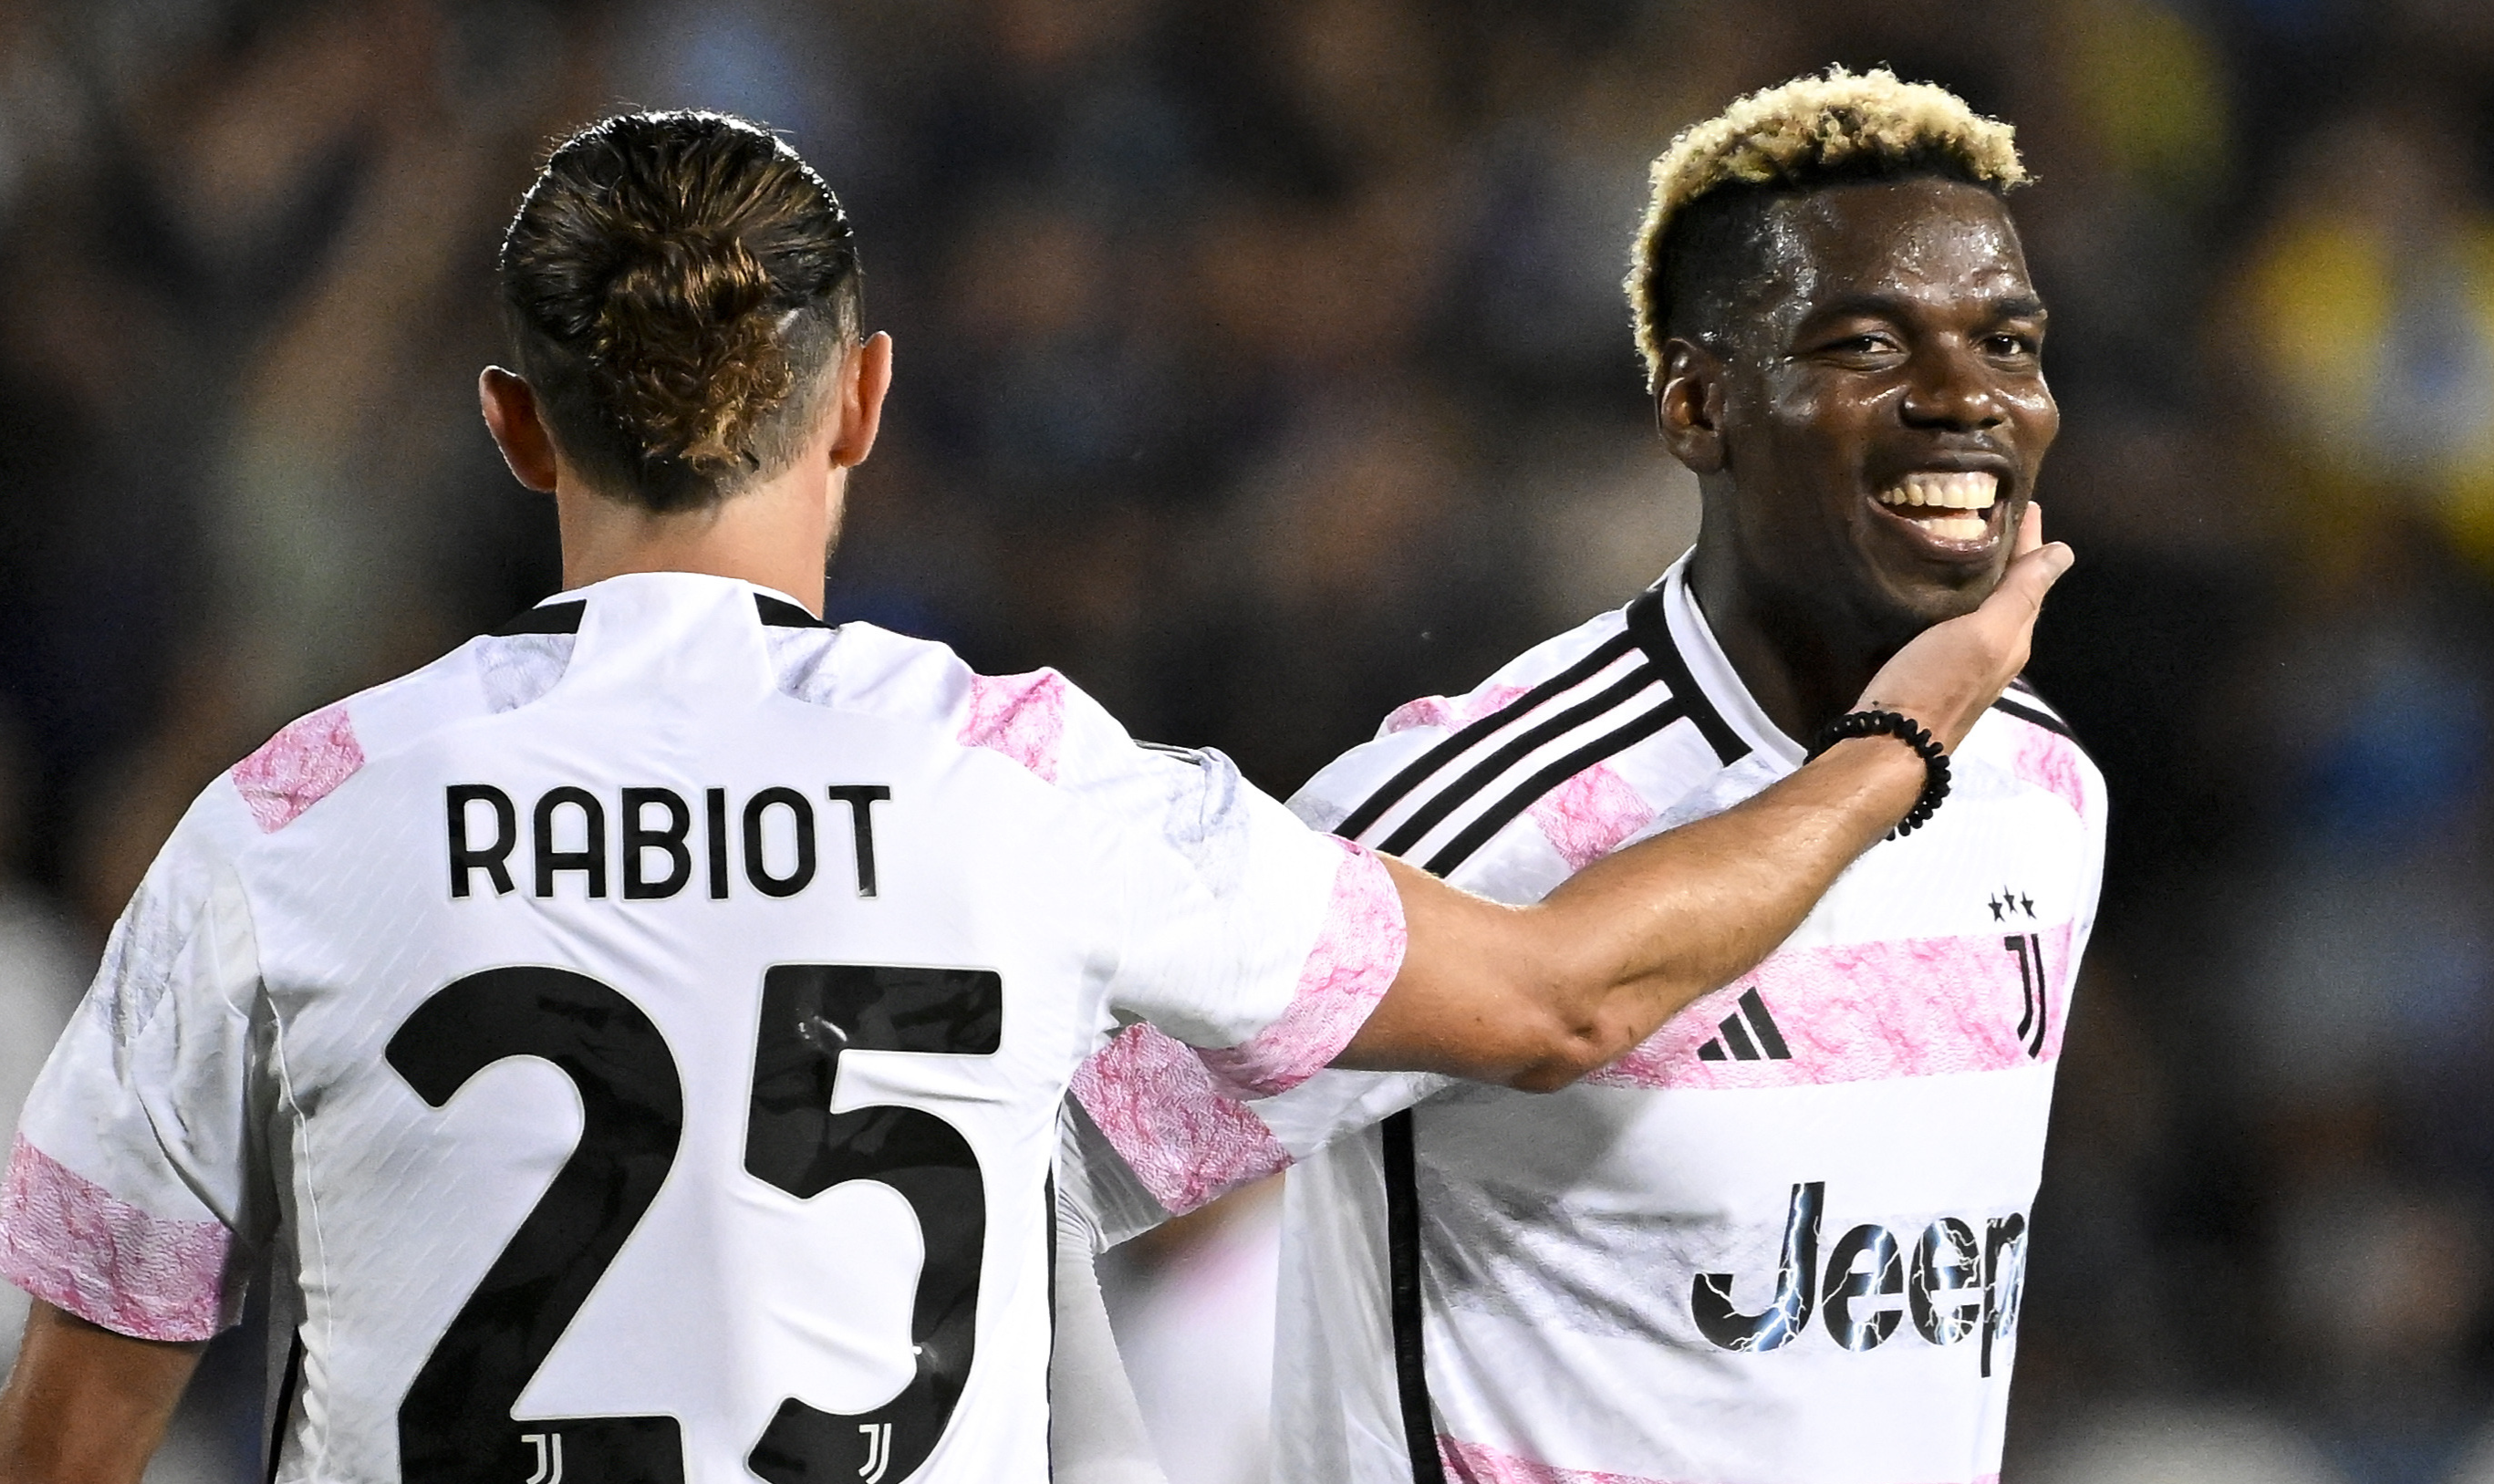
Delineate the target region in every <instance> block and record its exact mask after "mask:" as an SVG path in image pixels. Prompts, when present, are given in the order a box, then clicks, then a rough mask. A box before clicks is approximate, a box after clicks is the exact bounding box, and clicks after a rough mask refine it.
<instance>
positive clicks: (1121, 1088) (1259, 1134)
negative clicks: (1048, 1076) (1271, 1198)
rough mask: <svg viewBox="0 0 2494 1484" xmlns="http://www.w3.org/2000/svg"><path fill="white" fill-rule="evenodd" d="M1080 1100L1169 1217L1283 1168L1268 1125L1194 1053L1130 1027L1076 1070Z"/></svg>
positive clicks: (1285, 1155) (1282, 1154)
mask: <svg viewBox="0 0 2494 1484" xmlns="http://www.w3.org/2000/svg"><path fill="white" fill-rule="evenodd" d="M1074 1096H1075V1097H1076V1098H1078V1099H1080V1101H1081V1104H1082V1110H1083V1111H1084V1112H1086V1113H1089V1114H1090V1115H1091V1121H1092V1122H1093V1123H1096V1124H1098V1125H1099V1126H1100V1132H1101V1133H1103V1134H1105V1135H1107V1136H1108V1137H1109V1142H1110V1143H1111V1144H1113V1145H1115V1146H1116V1149H1117V1153H1118V1155H1119V1156H1121V1157H1122V1158H1123V1159H1124V1160H1125V1162H1126V1164H1127V1166H1128V1167H1129V1168H1131V1169H1133V1170H1134V1172H1135V1177H1136V1178H1137V1179H1139V1180H1141V1182H1142V1183H1143V1189H1145V1190H1147V1191H1150V1192H1151V1193H1152V1197H1153V1198H1154V1199H1156V1200H1158V1201H1159V1202H1160V1203H1161V1204H1162V1205H1163V1206H1166V1207H1167V1208H1168V1209H1169V1211H1170V1213H1171V1215H1173V1216H1182V1215H1184V1214H1185V1213H1187V1212H1189V1211H1192V1210H1194V1209H1195V1208H1196V1207H1198V1206H1200V1205H1201V1204H1203V1203H1204V1202H1205V1201H1207V1200H1210V1199H1211V1198H1212V1197H1213V1196H1218V1195H1221V1194H1222V1193H1223V1192H1225V1191H1230V1190H1234V1189H1236V1188H1237V1187H1239V1186H1242V1185H1245V1184H1247V1183H1248V1182H1249V1181H1251V1180H1261V1179H1262V1178H1263V1177H1264V1176H1266V1175H1269V1174H1273V1173H1275V1172H1276V1171H1278V1170H1281V1169H1283V1168H1285V1167H1287V1166H1289V1165H1290V1163H1291V1156H1290V1153H1289V1152H1288V1151H1287V1150H1285V1149H1284V1148H1283V1147H1282V1145H1281V1142H1280V1140H1278V1139H1276V1138H1274V1137H1273V1131H1272V1130H1270V1129H1268V1128H1266V1127H1265V1126H1264V1121H1263V1120H1262V1119H1261V1118H1259V1117H1257V1116H1256V1115H1255V1113H1254V1112H1252V1111H1250V1110H1249V1109H1248V1107H1247V1105H1245V1104H1243V1103H1241V1102H1239V1101H1238V1100H1236V1099H1235V1098H1232V1097H1227V1096H1225V1095H1223V1093H1222V1092H1221V1091H1220V1090H1219V1089H1218V1088H1217V1087H1215V1086H1214V1085H1213V1078H1212V1073H1211V1071H1210V1070H1209V1069H1208V1068H1206V1067H1205V1066H1204V1065H1203V1063H1202V1062H1201V1060H1199V1059H1198V1058H1197V1056H1196V1053H1195V1049H1194V1048H1193V1047H1192V1046H1188V1045H1184V1044H1183V1043H1180V1042H1178V1041H1175V1040H1172V1039H1171V1037H1169V1036H1167V1035H1164V1034H1163V1033H1161V1032H1159V1031H1156V1030H1154V1029H1152V1028H1151V1027H1150V1026H1148V1025H1130V1026H1128V1027H1127V1028H1126V1029H1125V1030H1123V1031H1121V1032H1119V1033H1118V1034H1117V1036H1116V1038H1115V1039H1114V1040H1112V1041H1110V1043H1109V1044H1108V1045H1106V1046H1104V1047H1102V1048H1101V1049H1100V1050H1099V1051H1098V1052H1097V1053H1095V1054H1094V1055H1093V1056H1092V1057H1091V1059H1090V1060H1088V1061H1086V1062H1084V1063H1083V1064H1082V1066H1081V1068H1080V1070H1079V1071H1077V1072H1076V1073H1075V1074H1074Z"/></svg>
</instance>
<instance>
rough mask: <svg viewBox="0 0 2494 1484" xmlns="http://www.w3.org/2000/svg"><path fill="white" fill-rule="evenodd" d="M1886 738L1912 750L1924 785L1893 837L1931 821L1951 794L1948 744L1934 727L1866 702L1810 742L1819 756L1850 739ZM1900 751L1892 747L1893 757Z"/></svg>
mask: <svg viewBox="0 0 2494 1484" xmlns="http://www.w3.org/2000/svg"><path fill="white" fill-rule="evenodd" d="M1882 739H1887V740H1890V741H1893V742H1896V743H1897V744H1899V745H1900V746H1901V748H1902V749H1903V750H1904V751H1905V752H1907V753H1909V754H1911V755H1912V757H1913V759H1914V760H1915V762H1916V763H1917V764H1918V765H1919V766H1920V769H1921V772H1922V777H1921V780H1920V782H1921V786H1920V788H1918V789H1917V790H1916V792H1915V795H1914V801H1913V803H1912V805H1911V806H1910V807H1908V808H1907V809H1906V810H1905V812H1904V813H1903V814H1902V815H1901V817H1900V818H1899V819H1898V821H1897V823H1896V825H1895V826H1894V827H1893V828H1892V829H1890V830H1889V832H1888V838H1890V839H1892V840H1893V839H1895V838H1897V837H1898V836H1899V835H1901V834H1911V833H1914V832H1915V831H1916V830H1919V829H1921V828H1922V827H1923V826H1924V825H1926V824H1929V823H1930V822H1931V816H1932V815H1933V814H1936V813H1937V812H1939V807H1940V804H1941V803H1943V802H1945V801H1946V800H1947V798H1948V794H1949V757H1948V748H1947V746H1946V745H1945V744H1944V743H1942V742H1940V740H1939V739H1938V738H1935V737H1933V736H1932V735H1931V729H1930V728H1928V727H1926V726H1924V725H1923V724H1922V723H1921V722H1919V721H1917V720H1916V719H1914V717H1912V716H1911V715H1909V714H1907V713H1905V712H1900V711H1896V710H1893V709H1890V708H1884V707H1875V706H1869V705H1865V706H1863V707H1860V708H1857V709H1855V710H1853V711H1849V712H1845V713H1844V714H1842V715H1840V716H1837V717H1835V718H1833V719H1831V720H1830V721H1829V722H1828V723H1827V724H1826V725H1825V726H1823V727H1820V728H1819V729H1818V736H1817V737H1816V738H1815V739H1813V740H1812V742H1811V743H1810V757H1811V758H1812V759H1815V758H1818V757H1821V756H1823V755H1825V754H1826V753H1828V752H1830V751H1832V750H1834V749H1836V748H1837V747H1840V746H1843V745H1846V744H1848V743H1854V742H1879V741H1880V740H1882ZM1896 755H1897V753H1896V750H1895V749H1891V750H1890V752H1889V756H1890V757H1891V758H1892V759H1893V758H1895V757H1896Z"/></svg>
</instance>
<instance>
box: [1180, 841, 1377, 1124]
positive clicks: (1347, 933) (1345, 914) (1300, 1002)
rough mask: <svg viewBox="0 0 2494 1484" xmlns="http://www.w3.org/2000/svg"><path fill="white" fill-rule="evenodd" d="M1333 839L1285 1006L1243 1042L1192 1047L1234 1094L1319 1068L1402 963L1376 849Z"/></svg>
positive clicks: (1257, 1094)
mask: <svg viewBox="0 0 2494 1484" xmlns="http://www.w3.org/2000/svg"><path fill="white" fill-rule="evenodd" d="M1333 843H1335V844H1337V845H1340V846H1341V847H1342V848H1343V851H1344V856H1343V862H1342V865H1341V867H1340V868H1339V869H1337V870H1336V871H1335V872H1334V878H1333V901H1332V903H1331V904H1330V905H1329V906H1327V907H1326V909H1325V919H1324V925H1323V926H1322V927H1321V928H1319V929H1318V931H1317V941H1316V946H1315V947H1314V948H1312V949H1310V950H1309V951H1308V960H1307V963H1306V964H1305V965H1304V966H1303V967H1302V968H1301V969H1300V970H1299V987H1298V992H1297V994H1296V995H1295V996H1294V997H1293V999H1292V1001H1291V1008H1290V1009H1288V1010H1286V1011H1284V1012H1283V1013H1282V1016H1281V1018H1280V1019H1278V1020H1275V1021H1274V1022H1273V1023H1272V1024H1270V1025H1268V1026H1266V1027H1264V1029H1263V1030H1262V1031H1261V1032H1259V1033H1257V1035H1256V1036H1255V1037H1253V1038H1252V1039H1250V1040H1248V1041H1245V1042H1241V1043H1240V1044H1239V1045H1234V1046H1227V1047H1223V1048H1221V1049H1218V1050H1199V1051H1198V1052H1197V1053H1196V1054H1197V1055H1198V1056H1200V1057H1201V1058H1202V1059H1203V1064H1204V1066H1206V1067H1208V1068H1210V1069H1211V1071H1212V1075H1213V1078H1214V1080H1215V1081H1216V1082H1217V1083H1218V1084H1219V1085H1220V1086H1221V1087H1222V1089H1223V1090H1224V1091H1227V1092H1229V1093H1231V1094H1232V1095H1233V1096H1236V1097H1241V1098H1269V1097H1271V1096H1272V1095H1273V1094H1275V1093H1278V1092H1287V1091H1288V1090H1290V1089H1291V1088H1293V1087H1296V1086H1298V1085H1299V1084H1300V1083H1301V1082H1304V1081H1306V1080H1307V1079H1308V1078H1310V1077H1312V1076H1314V1075H1317V1074H1318V1073H1319V1072H1322V1071H1323V1070H1324V1068H1325V1066H1326V1065H1327V1064H1328V1063H1330V1062H1331V1061H1332V1060H1333V1059H1334V1058H1335V1057H1337V1056H1339V1055H1341V1054H1342V1048H1343V1047H1344V1046H1346V1045H1350V1044H1351V1038H1352V1037H1353V1036H1355V1035H1357V1034H1358V1033H1359V1028H1360V1026H1361V1025H1363V1024H1365V1023H1366V1022H1367V1020H1368V1013H1369V1012H1370V1011H1372V1010H1375V1009H1376V1008H1377V1002H1378V1001H1379V1000H1381V999H1383V998H1384V995H1385V990H1386V986H1387V985H1389V984H1393V983H1394V976H1395V974H1396V972H1398V971H1399V970H1400V969H1401V968H1402V967H1403V950H1404V948H1405V946H1406V944H1407V942H1408V939H1407V937H1406V935H1405V932H1404V926H1403V897H1402V894H1401V893H1398V892H1397V891H1395V889H1394V878H1393V877H1391V876H1389V875H1387V874H1386V873H1385V863H1384V862H1383V861H1380V860H1379V859H1378V858H1377V856H1376V853H1375V852H1373V851H1370V850H1368V849H1367V848H1365V847H1364V846H1359V845H1353V844H1352V843H1350V842H1349V841H1347V840H1335V841H1333Z"/></svg>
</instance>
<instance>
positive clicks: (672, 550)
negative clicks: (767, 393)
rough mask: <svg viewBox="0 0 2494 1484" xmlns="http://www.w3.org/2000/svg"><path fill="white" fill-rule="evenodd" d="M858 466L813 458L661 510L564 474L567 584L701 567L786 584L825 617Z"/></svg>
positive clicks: (782, 587) (559, 494) (769, 584)
mask: <svg viewBox="0 0 2494 1484" xmlns="http://www.w3.org/2000/svg"><path fill="white" fill-rule="evenodd" d="M847 485H848V470H846V469H830V468H826V467H825V466H823V465H821V464H819V463H816V462H815V461H812V460H800V461H799V463H798V465H797V467H795V468H792V469H789V470H788V471H787V472H786V473H783V474H781V475H779V476H778V477H776V478H774V479H772V480H769V481H767V482H765V483H762V484H758V485H754V486H751V487H748V488H746V489H744V490H741V491H739V492H737V493H736V494H735V495H732V496H730V497H728V498H727V499H726V500H721V501H719V502H718V503H717V504H715V505H713V506H710V507H708V508H705V509H700V510H683V511H675V512H671V513H667V514H658V513H655V512H653V511H650V510H648V509H645V508H643V507H641V506H638V505H634V504H629V503H627V502H625V501H624V500H614V499H610V498H608V497H606V496H604V495H600V494H597V493H596V492H594V491H593V490H590V489H587V488H585V487H583V486H581V485H579V484H577V483H572V482H566V481H560V480H559V481H558V483H557V485H556V489H555V509H556V518H557V522H558V524H559V525H560V526H561V528H562V533H563V586H564V587H565V588H585V587H588V586H589V585H590V584H592V583H596V582H603V581H605V580H606V579H607V578H609V577H621V576H623V575H624V574H625V573H627V572H701V573H707V574H709V575H711V576H714V577H735V578H741V579H743V580H744V581H745V582H749V583H754V584H757V585H759V586H761V587H765V588H770V589H773V590H775V591H779V592H784V593H786V594H787V595H788V596H789V597H791V598H794V599H795V600H796V601H797V602H799V603H801V604H803V605H804V606H805V608H806V611H807V612H809V613H812V614H814V615H815V616H817V617H820V616H821V614H822V611H823V567H824V563H825V560H826V558H827V555H828V554H829V552H830V551H831V548H832V543H833V541H834V540H835V539H836V537H837V536H838V535H839V526H840V512H841V507H842V505H843V504H844V502H845V497H846V493H847Z"/></svg>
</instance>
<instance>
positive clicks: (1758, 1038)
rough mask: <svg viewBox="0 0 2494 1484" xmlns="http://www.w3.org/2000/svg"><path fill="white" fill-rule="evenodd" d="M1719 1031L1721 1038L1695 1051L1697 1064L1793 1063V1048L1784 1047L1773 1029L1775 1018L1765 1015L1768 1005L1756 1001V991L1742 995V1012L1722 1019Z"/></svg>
mask: <svg viewBox="0 0 2494 1484" xmlns="http://www.w3.org/2000/svg"><path fill="white" fill-rule="evenodd" d="M1720 1029H1721V1031H1722V1034H1721V1035H1719V1036H1717V1037H1715V1038H1714V1039H1713V1040H1710V1041H1708V1042H1707V1043H1706V1044H1705V1045H1702V1046H1699V1047H1698V1048H1697V1059H1698V1060H1699V1061H1702V1062H1720V1061H1736V1062H1756V1061H1769V1062H1788V1061H1791V1060H1792V1048H1791V1047H1789V1046H1787V1045H1784V1038H1783V1033H1782V1032H1781V1031H1779V1030H1777V1029H1776V1021H1775V1017H1774V1016H1773V1015H1768V1014H1767V1002H1766V1001H1764V1000H1762V999H1760V998H1758V991H1756V990H1755V989H1745V990H1743V991H1742V992H1741V1008H1740V1009H1739V1010H1736V1011H1734V1012H1733V1013H1732V1014H1730V1015H1725V1016H1724V1017H1723V1023H1722V1026H1721V1027H1720ZM1727 1046H1728V1047H1730V1049H1729V1050H1726V1049H1725V1047H1727Z"/></svg>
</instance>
